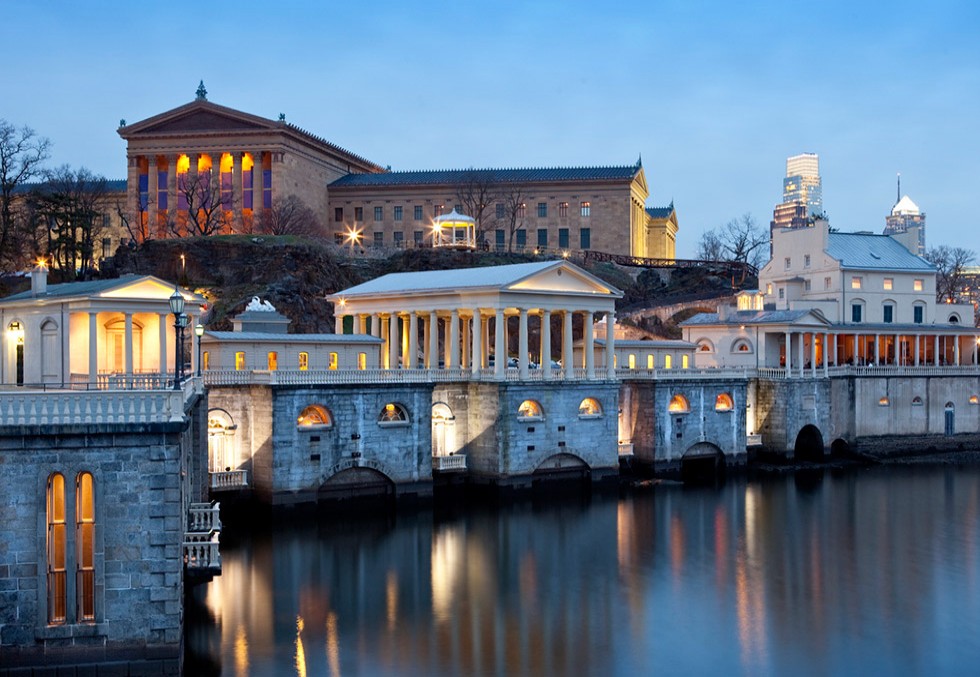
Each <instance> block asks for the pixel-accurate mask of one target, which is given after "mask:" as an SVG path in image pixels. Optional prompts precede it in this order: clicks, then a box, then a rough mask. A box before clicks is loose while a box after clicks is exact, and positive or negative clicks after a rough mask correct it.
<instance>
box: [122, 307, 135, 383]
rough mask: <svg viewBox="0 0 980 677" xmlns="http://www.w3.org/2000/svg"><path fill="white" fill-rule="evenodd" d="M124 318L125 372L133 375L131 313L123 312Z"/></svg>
mask: <svg viewBox="0 0 980 677" xmlns="http://www.w3.org/2000/svg"><path fill="white" fill-rule="evenodd" d="M123 317H125V318H126V339H125V340H126V348H125V351H126V374H127V375H129V376H132V375H133V314H132V313H123Z"/></svg>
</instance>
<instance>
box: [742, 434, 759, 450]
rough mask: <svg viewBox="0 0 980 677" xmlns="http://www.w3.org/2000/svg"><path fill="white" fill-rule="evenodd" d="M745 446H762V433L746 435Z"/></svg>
mask: <svg viewBox="0 0 980 677" xmlns="http://www.w3.org/2000/svg"><path fill="white" fill-rule="evenodd" d="M745 446H747V447H761V446H762V435H761V434H755V435H746V436H745Z"/></svg>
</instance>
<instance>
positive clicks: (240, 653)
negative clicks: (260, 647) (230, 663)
mask: <svg viewBox="0 0 980 677" xmlns="http://www.w3.org/2000/svg"><path fill="white" fill-rule="evenodd" d="M235 674H236V675H242V677H245V676H246V675H248V636H247V635H246V634H245V626H244V625H239V626H238V630H237V631H236V632H235Z"/></svg>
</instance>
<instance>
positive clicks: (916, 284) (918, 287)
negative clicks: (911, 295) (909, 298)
mask: <svg viewBox="0 0 980 677" xmlns="http://www.w3.org/2000/svg"><path fill="white" fill-rule="evenodd" d="M912 289H913V290H914V291H922V280H913V281H912Z"/></svg>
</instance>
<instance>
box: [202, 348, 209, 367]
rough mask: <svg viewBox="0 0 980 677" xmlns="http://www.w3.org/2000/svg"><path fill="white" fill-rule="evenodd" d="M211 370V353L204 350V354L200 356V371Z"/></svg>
mask: <svg viewBox="0 0 980 677" xmlns="http://www.w3.org/2000/svg"><path fill="white" fill-rule="evenodd" d="M210 368H211V353H210V351H207V350H205V351H204V354H203V355H202V356H201V369H203V370H204V371H207V370H208V369H210Z"/></svg>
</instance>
